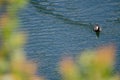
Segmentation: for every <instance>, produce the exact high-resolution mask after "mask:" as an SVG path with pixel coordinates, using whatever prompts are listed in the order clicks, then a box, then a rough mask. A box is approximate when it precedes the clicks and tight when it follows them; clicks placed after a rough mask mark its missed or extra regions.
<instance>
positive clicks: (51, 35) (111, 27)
mask: <svg viewBox="0 0 120 80" xmlns="http://www.w3.org/2000/svg"><path fill="white" fill-rule="evenodd" d="M20 19H21V24H22V30H23V31H26V32H27V33H28V34H29V36H28V42H27V44H26V48H25V50H26V51H27V56H28V58H30V59H32V60H34V61H36V63H37V64H38V66H39V70H38V74H40V75H44V76H45V77H46V78H47V79H48V80H59V79H60V75H59V73H58V71H57V67H58V61H59V60H60V59H61V57H62V56H65V55H72V56H76V55H77V54H79V53H80V52H81V51H83V50H85V49H91V48H96V47H97V46H100V45H105V44H107V43H115V44H116V46H117V54H116V56H117V60H116V64H117V65H116V69H117V70H118V71H119V70H120V68H119V67H120V66H119V64H120V63H119V62H118V61H120V57H119V56H120V55H119V54H120V42H119V39H120V37H119V36H120V31H119V30H120V1H119V0H31V1H30V3H29V5H28V7H27V8H26V9H24V10H23V11H22V12H21V13H20ZM96 23H98V24H99V25H100V26H101V27H102V32H101V35H100V37H99V38H96V35H95V33H94V32H93V26H94V24H96Z"/></svg>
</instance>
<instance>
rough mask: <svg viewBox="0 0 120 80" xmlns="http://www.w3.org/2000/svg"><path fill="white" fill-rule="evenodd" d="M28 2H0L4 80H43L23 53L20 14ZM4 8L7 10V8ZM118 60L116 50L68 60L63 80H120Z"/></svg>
mask: <svg viewBox="0 0 120 80" xmlns="http://www.w3.org/2000/svg"><path fill="white" fill-rule="evenodd" d="M27 3H28V1H27V0H0V9H1V8H4V9H5V10H4V12H3V14H2V15H0V29H1V31H0V43H1V44H0V80H43V78H41V77H38V76H37V75H36V71H37V66H36V64H35V63H33V62H32V61H30V60H29V61H28V60H27V59H26V55H25V52H24V50H23V47H24V44H25V41H26V36H25V34H24V33H22V32H20V31H19V30H18V29H19V28H18V27H19V19H18V16H17V14H18V12H19V11H20V9H22V8H24V6H25V5H26V4H27ZM3 6H4V7H3ZM114 60H115V48H114V46H111V45H110V46H107V47H100V48H98V49H97V50H95V51H85V52H83V53H81V55H80V56H77V58H76V59H73V58H72V57H65V58H63V60H62V61H61V62H60V73H61V75H62V78H63V80H119V79H120V78H119V76H118V75H117V74H113V69H114V67H113V65H114V62H115V61H114Z"/></svg>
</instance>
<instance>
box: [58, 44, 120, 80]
mask: <svg viewBox="0 0 120 80" xmlns="http://www.w3.org/2000/svg"><path fill="white" fill-rule="evenodd" d="M114 60H115V47H114V46H112V45H110V46H106V47H100V48H98V49H97V50H95V51H85V52H83V53H81V55H80V56H77V59H75V60H74V59H72V58H71V57H65V58H63V60H62V61H61V62H60V72H61V75H62V78H63V80H120V78H119V75H117V74H114V73H113V69H114V64H115V63H114V62H115V61H114Z"/></svg>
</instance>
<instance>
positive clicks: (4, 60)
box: [0, 0, 42, 80]
mask: <svg viewBox="0 0 120 80" xmlns="http://www.w3.org/2000/svg"><path fill="white" fill-rule="evenodd" d="M27 2H28V0H0V9H2V8H3V9H4V11H3V12H2V13H3V14H2V15H0V29H1V30H0V39H1V40H0V43H1V44H0V80H42V78H41V77H38V76H37V75H36V72H37V66H36V64H35V63H33V62H32V61H30V60H29V61H28V60H27V58H26V55H25V52H24V50H23V46H24V43H25V40H26V36H25V34H24V33H23V32H20V31H19V30H18V27H19V19H18V16H17V15H18V12H19V11H20V9H22V8H23V7H24V6H25V5H26V4H27Z"/></svg>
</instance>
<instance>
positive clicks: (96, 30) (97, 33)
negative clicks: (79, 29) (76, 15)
mask: <svg viewBox="0 0 120 80" xmlns="http://www.w3.org/2000/svg"><path fill="white" fill-rule="evenodd" d="M101 30H102V29H101V27H100V26H99V25H98V24H96V25H95V26H94V28H93V31H94V32H96V35H97V37H99V35H100V32H101Z"/></svg>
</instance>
